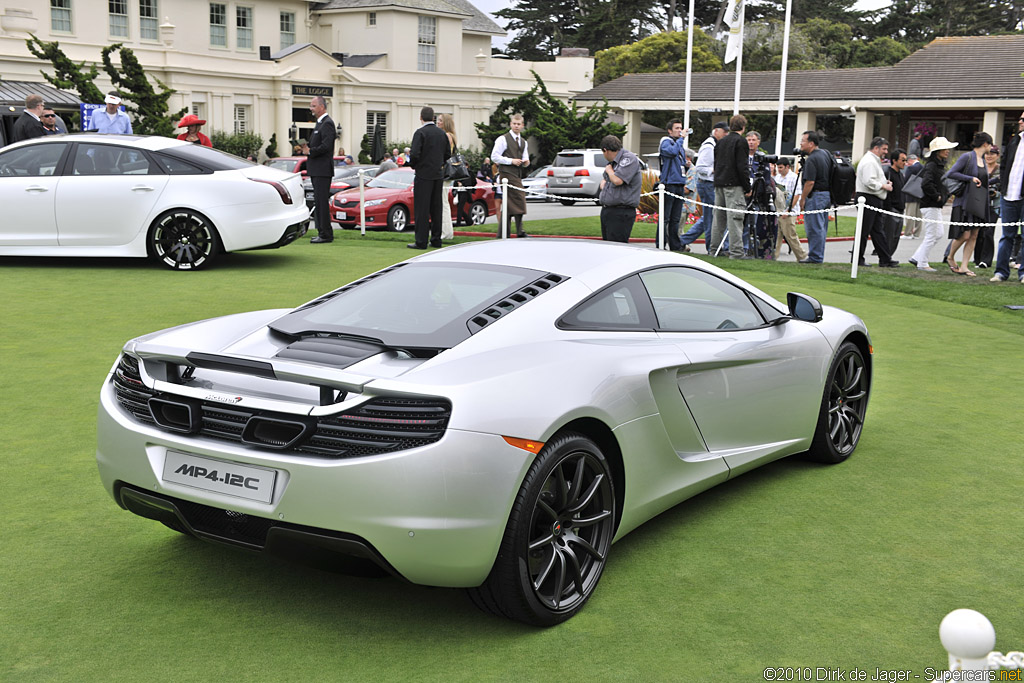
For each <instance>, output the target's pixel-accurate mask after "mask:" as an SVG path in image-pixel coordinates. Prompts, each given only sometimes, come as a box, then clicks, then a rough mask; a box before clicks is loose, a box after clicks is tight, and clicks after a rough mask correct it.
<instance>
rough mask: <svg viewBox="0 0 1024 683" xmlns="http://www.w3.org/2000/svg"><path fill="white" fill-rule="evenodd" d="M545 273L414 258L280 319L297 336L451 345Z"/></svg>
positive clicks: (280, 327) (401, 344)
mask: <svg viewBox="0 0 1024 683" xmlns="http://www.w3.org/2000/svg"><path fill="white" fill-rule="evenodd" d="M542 275H543V273H541V272H539V271H534V270H529V269H526V268H509V267H505V266H494V265H486V264H463V263H409V264H406V265H404V266H401V267H399V268H395V269H394V270H391V271H389V272H387V273H384V274H382V275H379V276H377V277H375V278H373V279H371V280H368V281H366V282H363V283H362V284H360V285H358V286H355V287H352V288H351V289H348V290H347V291H344V292H341V293H340V294H337V295H336V296H333V297H331V298H328V299H326V300H325V301H323V302H322V303H320V304H316V305H313V306H308V307H305V308H302V309H299V310H297V311H295V312H293V313H290V314H288V315H286V316H285V317H283V318H281V319H280V320H277V321H275V322H274V323H273V324H272V325H271V327H272V328H273V329H275V330H277V331H278V332H283V333H285V334H288V335H292V336H303V335H306V334H313V333H316V332H326V333H336V334H339V335H351V336H358V337H364V338H365V337H368V338H371V339H376V340H380V341H381V342H383V343H384V344H386V345H387V346H392V347H397V348H404V347H409V348H451V347H452V346H454V345H456V344H458V343H459V342H460V341H462V340H464V339H466V338H468V337H469V328H468V327H467V326H466V322H467V321H468V320H469V318H470V317H472V316H474V315H476V314H477V313H479V312H480V311H481V310H482V309H484V308H486V307H487V306H489V305H491V304H493V303H495V302H496V301H499V300H501V299H502V298H504V297H505V296H507V295H508V294H510V293H512V292H514V291H516V290H518V289H521V288H522V287H525V286H526V285H528V284H530V283H532V282H534V281H536V280H537V279H538V278H539V277H541V276H542Z"/></svg>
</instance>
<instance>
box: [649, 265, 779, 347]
mask: <svg viewBox="0 0 1024 683" xmlns="http://www.w3.org/2000/svg"><path fill="white" fill-rule="evenodd" d="M640 278H641V279H642V280H643V283H644V286H645V287H646V288H647V292H648V294H650V297H651V303H653V304H654V313H655V315H656V316H657V318H658V328H659V329H662V330H666V331H669V332H706V331H710V330H730V329H750V328H753V327H761V326H762V325H764V324H765V321H764V318H763V317H762V316H761V314H760V313H759V312H758V310H757V307H755V306H754V304H753V303H752V302H751V300H750V298H749V297H748V296H747V294H746V292H744V291H743V290H741V289H740V288H738V287H736V286H734V285H732V284H730V283H728V282H726V281H725V280H722V279H720V278H718V277H715V276H714V275H711V274H710V273H705V272H704V271H702V270H697V269H695V268H659V269H657V270H649V271H647V272H645V273H641V274H640Z"/></svg>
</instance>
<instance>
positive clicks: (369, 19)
mask: <svg viewBox="0 0 1024 683" xmlns="http://www.w3.org/2000/svg"><path fill="white" fill-rule="evenodd" d="M366 25H367V26H376V25H377V13H376V12H370V13H369V14H367V15H366Z"/></svg>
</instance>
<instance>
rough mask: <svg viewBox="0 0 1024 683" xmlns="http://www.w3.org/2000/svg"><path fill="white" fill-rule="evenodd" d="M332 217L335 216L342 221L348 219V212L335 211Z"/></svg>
mask: <svg viewBox="0 0 1024 683" xmlns="http://www.w3.org/2000/svg"><path fill="white" fill-rule="evenodd" d="M334 217H335V218H337V219H338V220H339V221H344V220H348V214H347V213H345V212H344V211H338V212H336V213H335V214H334Z"/></svg>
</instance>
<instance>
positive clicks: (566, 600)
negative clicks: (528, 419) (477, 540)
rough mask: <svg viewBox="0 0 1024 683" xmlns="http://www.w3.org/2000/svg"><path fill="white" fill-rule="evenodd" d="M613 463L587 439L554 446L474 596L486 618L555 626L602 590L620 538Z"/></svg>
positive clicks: (568, 438) (540, 458) (559, 440)
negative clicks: (616, 537) (612, 551)
mask: <svg viewBox="0 0 1024 683" xmlns="http://www.w3.org/2000/svg"><path fill="white" fill-rule="evenodd" d="M615 506H616V503H615V489H614V483H613V481H612V476H611V471H610V469H609V466H608V461H607V460H606V459H605V457H604V455H603V454H602V453H601V449H600V448H599V447H598V446H597V444H595V443H594V442H593V441H591V440H590V439H588V438H587V437H585V436H583V435H581V434H576V433H565V434H562V435H560V436H557V437H555V438H554V439H552V440H551V441H549V442H548V443H547V444H546V445H545V446H544V448H542V449H541V451H540V453H539V454H538V455H537V458H536V460H534V462H533V464H532V465H531V466H530V470H529V471H528V472H527V474H526V477H525V479H524V480H523V485H522V487H521V488H520V490H519V494H518V495H517V496H516V500H515V503H514V504H513V505H512V512H511V514H510V515H509V520H508V525H507V526H506V528H505V534H504V536H503V537H502V541H501V546H500V548H499V550H498V557H497V559H495V561H494V566H493V567H492V569H491V573H490V575H489V576H488V577H487V580H486V581H484V583H483V584H482V585H481V586H479V587H478V588H472V589H469V595H470V598H471V599H472V600H473V602H474V604H476V605H477V607H479V608H480V609H482V610H484V611H485V612H490V613H492V614H497V615H500V616H504V617H507V618H510V619H514V620H516V621H521V622H524V623H527V624H533V625H535V626H554V625H555V624H559V623H561V622H563V621H565V620H567V619H569V618H570V617H572V616H573V615H575V614H576V613H577V612H579V611H580V609H582V608H583V606H584V605H585V604H586V602H587V600H589V599H590V596H591V595H592V594H593V592H594V589H595V588H596V587H597V582H598V580H599V579H600V578H601V573H602V572H603V570H604V566H605V563H606V562H607V559H608V551H609V549H610V548H611V543H612V537H613V536H614V535H615V524H616V521H615V514H616V509H615Z"/></svg>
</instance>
